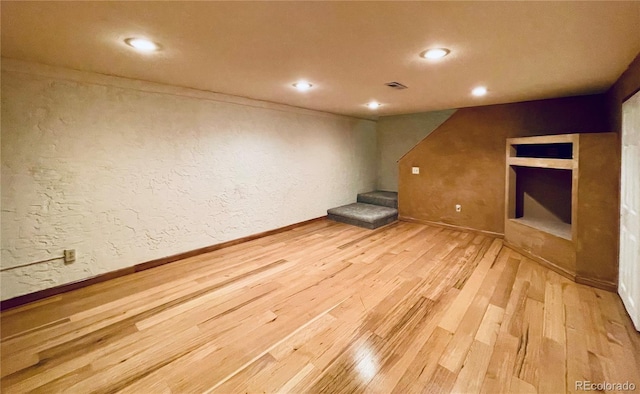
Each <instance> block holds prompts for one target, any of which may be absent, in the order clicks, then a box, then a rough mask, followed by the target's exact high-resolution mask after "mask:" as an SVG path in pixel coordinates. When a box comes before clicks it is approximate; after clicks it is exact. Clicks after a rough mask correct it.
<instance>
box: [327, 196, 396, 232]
mask: <svg viewBox="0 0 640 394" xmlns="http://www.w3.org/2000/svg"><path fill="white" fill-rule="evenodd" d="M327 218H329V219H331V220H335V221H336V222H341V223H347V224H352V225H354V226H359V227H364V228H368V229H371V230H373V229H375V228H378V227H381V226H384V225H385V224H389V223H391V222H395V221H396V220H397V219H398V210H397V209H395V208H389V207H383V206H380V205H373V204H364V203H360V202H356V203H353V204H349V205H343V206H341V207H337V208H331V209H329V210H328V211H327Z"/></svg>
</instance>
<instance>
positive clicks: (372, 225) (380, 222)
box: [327, 214, 398, 230]
mask: <svg viewBox="0 0 640 394" xmlns="http://www.w3.org/2000/svg"><path fill="white" fill-rule="evenodd" d="M327 219H329V220H333V221H335V222H340V223H346V224H350V225H353V226H358V227H362V228H367V229H369V230H374V229H376V228H378V227H382V226H384V225H386V224H389V223H393V222H395V221H396V220H398V215H394V216H389V217H387V218H384V219H380V220H376V221H374V222H373V223H370V222H365V221H362V220H358V219H352V218H347V217H344V216H338V215H332V214H328V215H327Z"/></svg>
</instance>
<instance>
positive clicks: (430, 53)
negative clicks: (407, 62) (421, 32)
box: [420, 48, 451, 60]
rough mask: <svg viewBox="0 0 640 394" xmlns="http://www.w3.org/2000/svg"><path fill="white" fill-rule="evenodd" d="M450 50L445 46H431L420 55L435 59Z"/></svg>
mask: <svg viewBox="0 0 640 394" xmlns="http://www.w3.org/2000/svg"><path fill="white" fill-rule="evenodd" d="M450 52H451V51H450V50H448V49H447V48H431V49H427V50H426V51H424V52H422V53H421V54H420V56H421V57H423V58H425V59H431V60H435V59H442V58H443V57H445V56H447V55H448V54H449V53H450Z"/></svg>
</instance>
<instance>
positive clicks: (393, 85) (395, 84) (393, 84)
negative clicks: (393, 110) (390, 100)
mask: <svg viewBox="0 0 640 394" xmlns="http://www.w3.org/2000/svg"><path fill="white" fill-rule="evenodd" d="M385 85H387V86H388V87H390V88H394V89H398V90H401V89H406V88H407V87H406V86H404V85H403V84H401V83H400V82H389V83H385Z"/></svg>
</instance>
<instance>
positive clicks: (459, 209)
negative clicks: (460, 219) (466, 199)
mask: <svg viewBox="0 0 640 394" xmlns="http://www.w3.org/2000/svg"><path fill="white" fill-rule="evenodd" d="M460 211H462V205H460V204H456V212H460Z"/></svg>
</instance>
